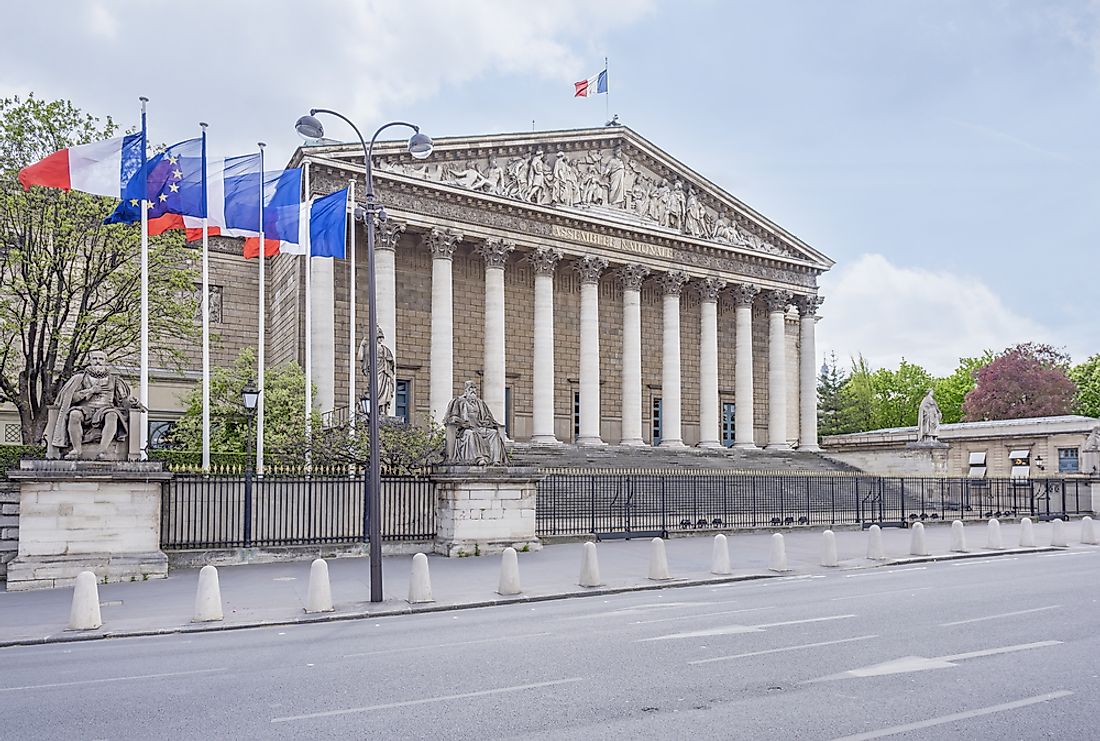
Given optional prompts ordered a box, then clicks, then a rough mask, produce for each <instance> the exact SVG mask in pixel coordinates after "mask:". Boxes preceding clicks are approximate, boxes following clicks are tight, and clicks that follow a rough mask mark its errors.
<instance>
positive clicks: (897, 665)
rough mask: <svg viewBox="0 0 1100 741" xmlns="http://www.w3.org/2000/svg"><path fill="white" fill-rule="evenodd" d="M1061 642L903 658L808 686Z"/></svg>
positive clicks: (921, 669) (949, 665) (924, 668)
mask: <svg viewBox="0 0 1100 741" xmlns="http://www.w3.org/2000/svg"><path fill="white" fill-rule="evenodd" d="M1061 643H1062V642H1061V641H1040V642H1038V643H1022V644H1020V645H1017V646H1001V647H999V648H987V649H983V650H981V651H970V652H967V653H961V654H952V655H950V656H933V657H930V658H929V657H925V656H902V657H900V658H897V659H891V660H890V661H884V662H882V663H879V664H872V665H871V666H861V667H858V668H856V669H849V670H848V671H845V672H840V673H839V674H830V675H828V676H826V677H821V678H820V679H811V680H809V682H807V684H813V683H815V682H832V681H836V680H840V679H852V678H866V677H884V676H887V675H890V674H910V673H913V672H924V671H932V670H934V669H951V668H953V667H955V666H958V664H956V663H954V662H957V661H962V660H964V659H975V658H980V657H982V656H996V655H997V654H1007V653H1013V652H1015V651H1027V650H1029V649H1033V648H1046V647H1048V646H1057V645H1059V644H1061Z"/></svg>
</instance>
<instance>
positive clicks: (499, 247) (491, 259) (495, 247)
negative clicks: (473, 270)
mask: <svg viewBox="0 0 1100 741" xmlns="http://www.w3.org/2000/svg"><path fill="white" fill-rule="evenodd" d="M474 249H475V250H476V251H477V253H478V254H479V255H481V256H482V257H484V258H485V269H486V270H488V269H489V268H500V269H501V270H504V265H505V263H507V262H508V253H509V252H512V251H513V250H515V249H516V244H515V242H509V241H506V240H503V239H486V240H485V241H484V242H482V243H481V244H479V245H478V246H477V247H475V248H474Z"/></svg>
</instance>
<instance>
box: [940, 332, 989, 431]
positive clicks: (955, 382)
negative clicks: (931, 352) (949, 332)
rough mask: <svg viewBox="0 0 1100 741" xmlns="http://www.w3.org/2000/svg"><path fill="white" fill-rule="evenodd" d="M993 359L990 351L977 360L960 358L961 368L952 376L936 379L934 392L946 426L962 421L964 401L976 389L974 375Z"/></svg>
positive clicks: (956, 369)
mask: <svg viewBox="0 0 1100 741" xmlns="http://www.w3.org/2000/svg"><path fill="white" fill-rule="evenodd" d="M993 358H994V355H993V353H992V352H991V351H990V350H986V351H985V352H984V353H983V354H982V355H981V356H980V357H977V358H959V366H958V367H957V368H955V370H954V372H953V373H951V375H949V376H945V377H943V378H939V379H936V385H935V386H934V391H935V395H936V402H937V403H938V404H939V405H940V412H942V413H943V423H944V424H954V423H955V422H961V421H962V418H963V412H962V406H963V400H964V399H965V398H966V395H967V394H968V393H970V390H971V389H973V388H974V384H975V381H974V373H975V372H976V371H977V370H978V369H980V368H984V367H985V366H987V365H989V364H990V363H991V362H993Z"/></svg>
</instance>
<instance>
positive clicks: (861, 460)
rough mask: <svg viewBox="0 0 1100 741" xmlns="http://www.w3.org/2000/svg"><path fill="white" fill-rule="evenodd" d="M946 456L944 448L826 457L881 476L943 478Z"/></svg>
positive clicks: (855, 452)
mask: <svg viewBox="0 0 1100 741" xmlns="http://www.w3.org/2000/svg"><path fill="white" fill-rule="evenodd" d="M948 455H949V452H948V449H947V448H900V449H886V448H884V449H879V450H860V451H845V452H837V451H828V452H827V453H826V457H827V458H831V459H832V460H835V461H840V462H841V463H847V464H848V465H850V466H855V467H856V468H858V469H860V470H861V471H866V472H868V473H874V474H880V475H883V476H946V475H947V474H948V470H949V469H948V463H947V460H948ZM953 475H956V476H958V475H959V474H953ZM963 475H964V476H965V474H963Z"/></svg>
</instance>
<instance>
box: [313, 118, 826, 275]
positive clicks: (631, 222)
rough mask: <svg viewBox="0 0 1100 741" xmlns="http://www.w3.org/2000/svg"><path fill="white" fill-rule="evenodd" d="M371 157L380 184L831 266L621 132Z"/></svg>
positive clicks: (386, 147) (326, 150)
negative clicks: (465, 195) (450, 191)
mask: <svg viewBox="0 0 1100 741" xmlns="http://www.w3.org/2000/svg"><path fill="white" fill-rule="evenodd" d="M303 153H310V154H315V155H317V156H323V157H325V158H327V159H330V160H347V161H349V162H350V161H354V162H362V157H363V155H362V149H361V148H360V147H359V146H358V145H357V144H356V145H347V144H338V145H325V146H319V147H307V148H303V149H302V150H299V153H298V154H297V155H296V157H295V159H298V158H299V157H300V156H301V155H302V154H303ZM373 154H374V156H373V157H372V159H373V160H374V162H373V165H374V168H375V174H376V176H380V177H383V178H384V177H386V176H387V175H396V176H398V177H410V178H414V179H417V180H420V181H424V182H425V183H435V184H438V185H441V186H445V187H447V188H459V189H462V190H465V191H468V192H470V193H471V194H482V195H485V196H491V197H493V198H505V199H509V200H513V201H516V202H517V203H524V204H530V205H532V206H538V207H540V208H550V209H560V210H562V211H563V212H568V213H569V215H570V216H572V217H579V218H584V217H585V216H587V217H589V218H592V219H599V220H600V221H601V222H604V223H609V222H610V223H618V224H621V225H622V226H623V227H624V228H639V229H644V230H647V231H656V232H658V233H661V234H667V235H669V236H672V237H676V238H687V239H693V240H700V241H704V242H708V243H711V244H715V245H720V246H724V247H726V248H729V249H733V250H738V251H741V250H743V251H747V252H752V253H759V254H766V255H769V256H771V257H774V258H779V259H788V260H797V261H800V262H804V263H809V264H810V265H812V266H813V267H814V268H817V269H819V270H828V269H829V268H830V267H832V265H833V261H832V260H830V259H829V258H828V257H826V256H825V255H823V254H822V253H820V252H818V251H817V250H815V249H813V248H812V247H810V246H809V245H808V244H806V243H805V242H803V241H802V240H800V239H798V238H797V237H795V236H794V235H792V234H790V233H789V232H787V231H786V230H784V229H782V228H781V227H779V226H778V225H777V224H775V223H773V222H772V221H770V220H768V219H767V218H765V217H764V216H762V215H761V214H759V213H757V212H756V211H755V210H753V209H752V208H750V207H749V206H747V205H746V204H744V203H742V202H741V201H740V200H738V199H737V198H736V197H735V196H733V195H732V194H730V193H728V192H726V191H724V190H722V189H721V188H719V187H718V186H716V185H715V184H714V183H712V182H710V181H709V180H707V179H706V178H704V177H703V176H701V175H700V174H698V173H697V172H695V171H694V170H692V169H691V168H689V167H687V166H686V165H684V164H683V163H681V162H679V161H677V160H676V159H674V158H673V157H671V156H670V155H669V154H667V153H666V152H664V151H663V150H661V149H659V148H658V147H656V146H654V145H653V144H652V143H651V142H649V141H648V140H646V139H645V138H643V137H641V136H640V135H638V134H637V133H636V132H634V131H633V130H631V129H629V128H627V127H625V126H610V127H603V128H599V129H575V130H567V131H543V132H530V133H520V134H495V135H488V136H476V137H447V138H439V139H436V140H435V149H434V151H433V153H432V157H431V158H430V159H428V160H415V159H413V158H412V157H411V156H410V155H409V154H407V153H406V152H405V150H404V146H403V143H401V142H382V143H379V144H377V145H376V146H375V149H374V153H373Z"/></svg>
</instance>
